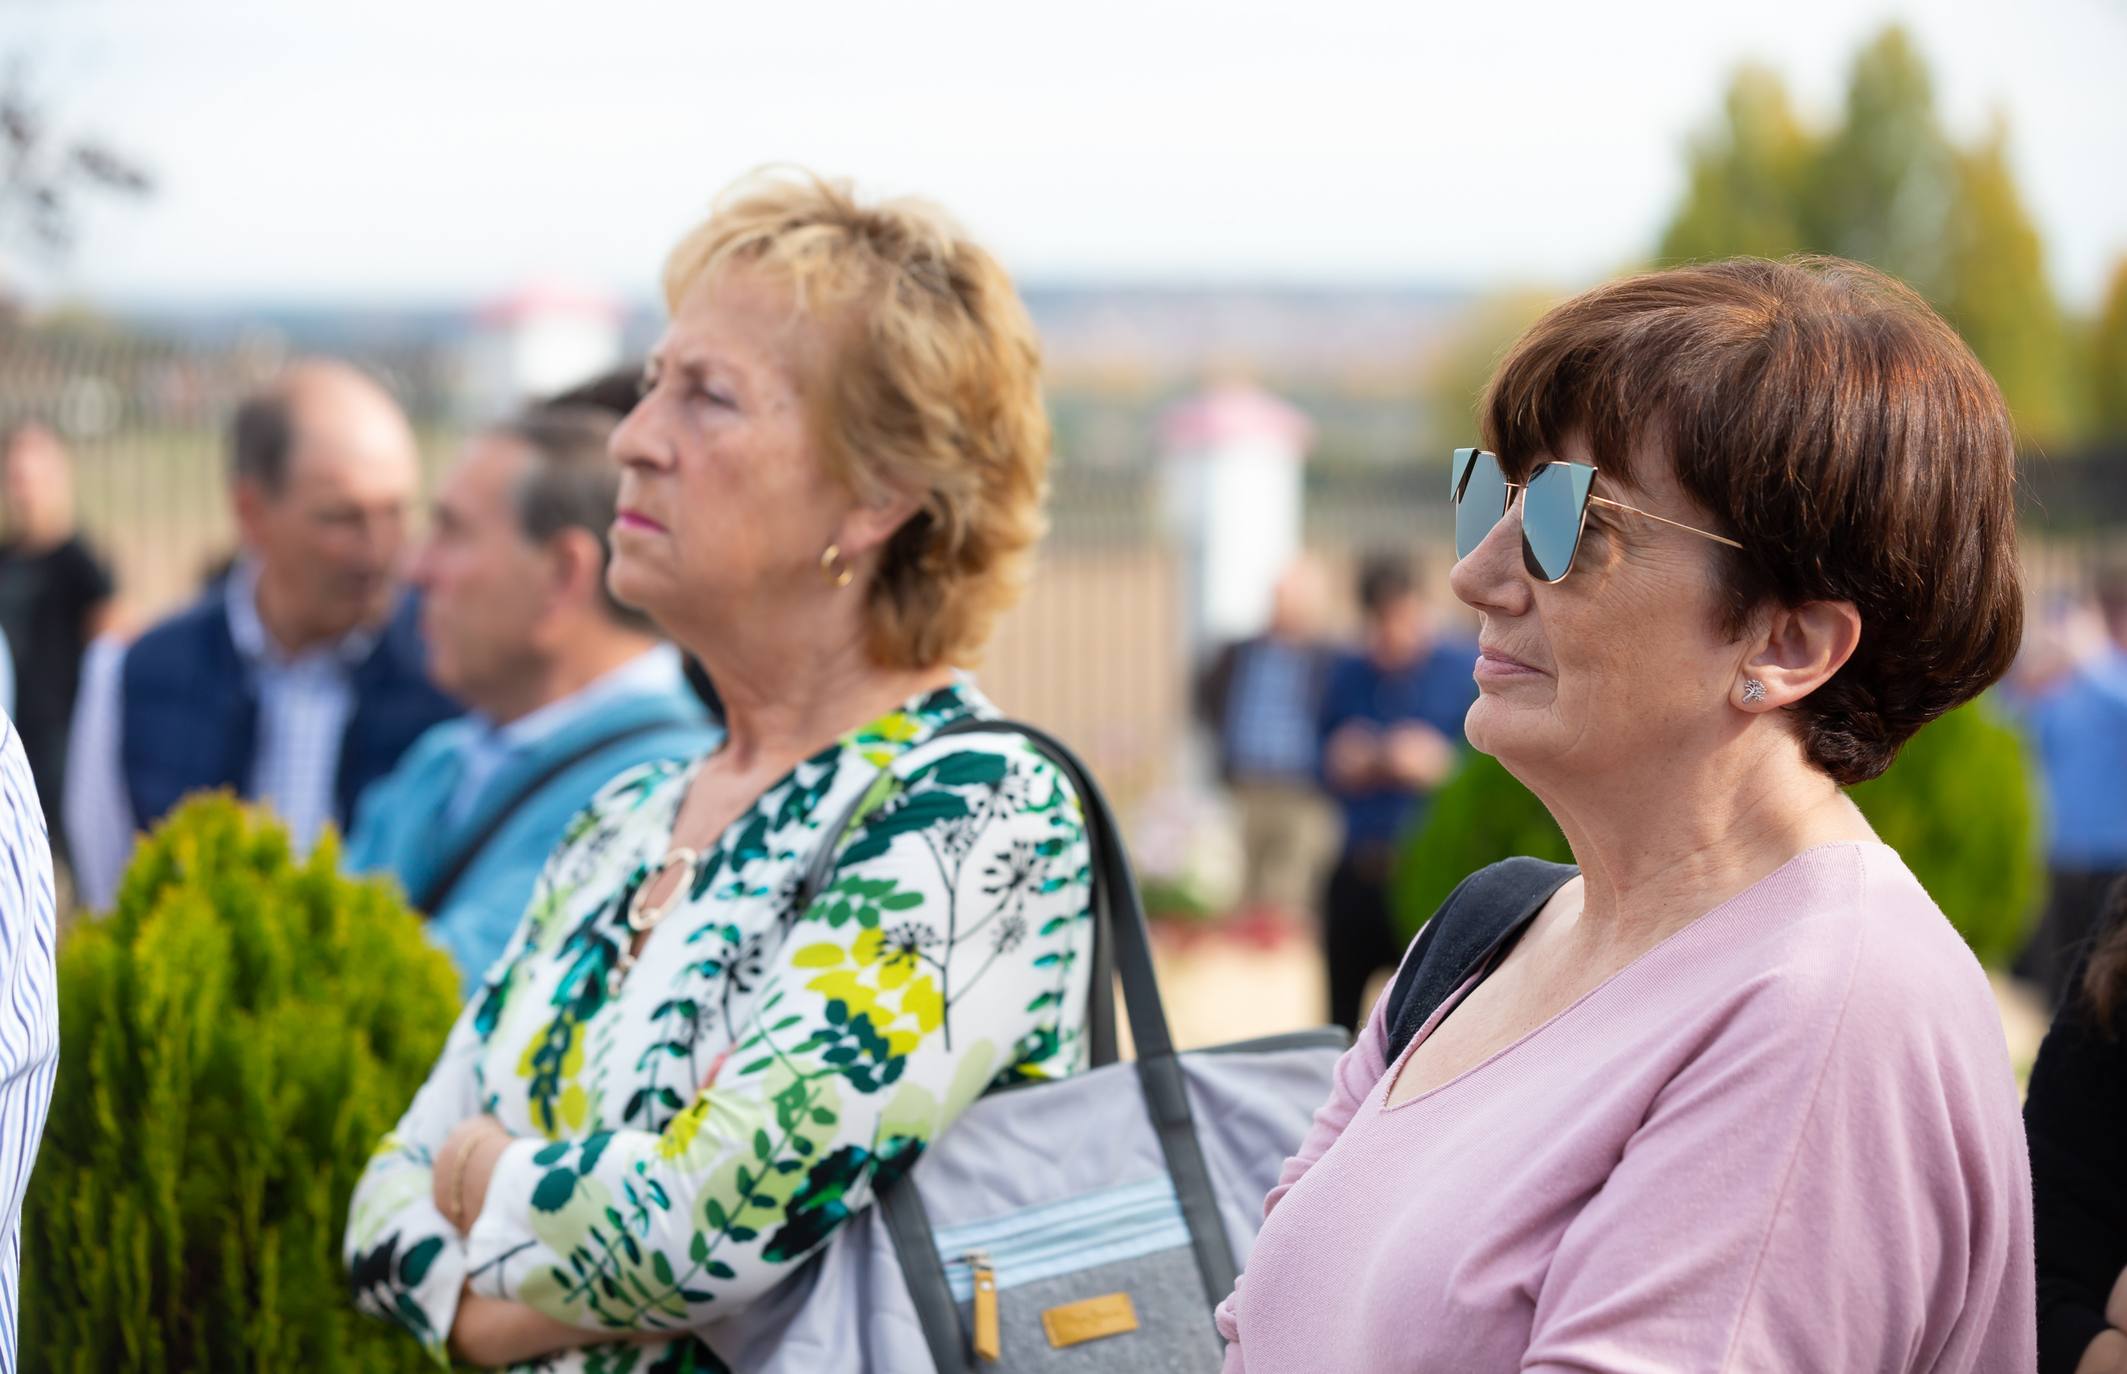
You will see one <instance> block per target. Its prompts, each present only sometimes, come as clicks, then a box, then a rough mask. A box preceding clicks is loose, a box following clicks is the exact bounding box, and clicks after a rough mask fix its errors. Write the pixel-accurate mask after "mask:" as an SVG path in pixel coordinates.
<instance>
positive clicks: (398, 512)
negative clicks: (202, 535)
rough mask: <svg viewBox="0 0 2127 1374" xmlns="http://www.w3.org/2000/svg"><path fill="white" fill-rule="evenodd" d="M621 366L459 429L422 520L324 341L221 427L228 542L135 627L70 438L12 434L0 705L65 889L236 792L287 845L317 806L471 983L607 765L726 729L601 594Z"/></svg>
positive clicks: (609, 771)
mask: <svg viewBox="0 0 2127 1374" xmlns="http://www.w3.org/2000/svg"><path fill="white" fill-rule="evenodd" d="M635 385H636V379H635V377H634V375H633V374H629V375H627V376H625V377H617V378H616V377H606V378H600V379H596V380H594V381H592V382H590V383H587V384H586V385H585V386H584V387H582V388H580V389H578V390H576V391H572V392H570V393H569V394H567V395H563V396H558V397H555V398H552V399H550V400H547V401H545V402H542V403H540V404H536V405H533V406H530V407H528V408H526V409H525V410H524V411H523V412H521V413H520V414H517V415H515V416H512V417H511V418H509V419H507V420H505V421H503V422H500V423H498V424H495V425H493V426H492V427H490V428H488V429H486V430H483V431H481V432H479V433H476V434H475V435H474V436H473V437H472V438H471V439H470V440H469V441H468V442H466V443H465V444H464V446H463V448H462V450H461V451H460V452H459V453H458V454H457V455H456V457H455V460H454V461H453V462H452V463H451V464H450V465H449V467H448V468H447V470H446V471H445V472H444V474H443V476H442V478H441V480H440V481H439V482H438V484H437V486H436V490H435V492H434V493H433V496H432V498H431V501H430V509H429V511H428V518H427V519H426V521H425V522H418V521H417V520H416V518H415V517H416V509H415V507H416V503H417V501H419V499H420V492H419V481H420V476H419V475H420V466H419V463H418V461H417V452H416V447H415V440H414V434H413V431H412V429H411V427H410V426H409V425H408V423H407V421H406V418H405V416H404V414H403V413H402V411H401V409H400V407H399V406H398V404H397V403H396V402H395V401H394V400H393V398H392V396H391V395H390V394H389V393H388V392H387V391H386V390H385V389H384V388H383V387H382V386H381V385H379V384H378V383H377V382H376V381H375V380H374V379H372V378H370V377H369V376H367V375H365V374H364V373H362V372H360V371H359V370H357V369H355V368H353V367H351V366H348V365H346V364H344V363H339V362H335V361H329V360H313V361H307V362H303V363H300V364H298V365H296V366H294V367H291V368H289V369H288V370H287V371H286V372H285V373H284V374H283V375H282V376H281V377H280V378H279V379H278V380H277V381H276V382H275V383H274V384H273V385H272V386H271V387H270V388H268V389H266V390H264V391H262V392H260V393H259V394H257V395H254V396H252V397H251V398H249V399H248V400H247V401H246V402H245V403H244V404H243V405H242V406H241V407H240V408H239V410H238V412H237V414H236V416H235V419H234V423H233V424H232V426H231V428H230V436H229V453H228V472H229V498H230V501H231V504H232V507H233V511H234V515H235V519H236V525H237V529H238V531H239V535H240V547H239V550H238V552H237V553H236V555H235V557H234V558H233V559H231V560H229V561H228V562H227V563H226V564H225V565H224V566H222V567H220V568H218V569H216V570H214V571H213V572H212V573H211V574H210V576H209V577H208V578H207V580H206V583H205V585H204V586H203V587H201V588H200V590H199V592H198V594H197V596H196V597H195V598H194V599H193V601H192V602H191V603H190V604H189V605H187V606H185V607H183V608H181V609H180V610H178V611H177V612H176V613H175V614H173V615H171V616H169V617H168V618H166V619H164V620H162V621H160V622H159V623H157V624H154V625H152V626H149V627H146V629H145V631H144V632H143V633H139V634H137V635H134V634H129V633H127V632H126V630H125V627H122V626H119V625H118V624H117V623H116V617H115V615H114V607H115V605H116V599H115V590H116V589H115V587H114V583H113V579H112V574H111V570H110V564H109V562H108V560H107V559H106V558H105V557H104V556H103V554H102V553H101V552H99V551H98V550H97V549H96V548H95V547H94V546H93V545H92V544H91V543H90V542H89V541H88V540H87V539H85V538H84V537H83V535H82V533H81V531H80V530H79V528H78V527H77V525H76V523H75V520H74V512H73V499H72V483H73V477H72V472H71V468H70V464H69V460H68V455H67V453H66V450H65V447H64V444H63V443H62V441H61V439H60V437H59V436H58V435H57V434H56V433H55V432H54V430H53V429H52V428H50V427H48V426H47V425H44V424H42V423H38V422H34V421H31V422H24V423H22V424H19V425H17V426H15V427H14V428H13V429H12V430H10V431H9V432H8V434H7V436H6V443H5V449H4V471H5V496H6V506H7V510H6V513H7V530H8V541H7V543H6V544H5V545H4V546H0V631H4V632H5V635H6V638H7V643H8V647H9V649H10V650H11V656H12V658H13V660H14V661H16V662H19V663H22V664H24V665H25V666H28V665H35V669H36V670H35V671H34V672H29V671H25V672H24V673H22V674H21V675H20V677H19V682H18V686H17V689H16V691H15V694H14V698H13V703H12V712H13V715H14V717H15V719H16V721H17V723H18V724H19V726H20V729H21V734H22V739H23V742H24V746H25V749H26V752H27V754H28V757H29V761H30V765H31V768H32V770H33V773H34V776H35V778H36V782H37V791H38V795H39V797H40V798H41V800H42V803H43V805H44V808H45V812H46V817H47V823H48V828H49V832H50V834H51V836H52V840H53V845H54V850H55V857H56V858H57V860H58V863H59V866H60V867H61V869H62V870H63V871H65V872H66V873H67V874H69V875H70V877H71V882H72V887H73V894H74V902H73V905H75V906H77V907H80V908H83V909H88V910H103V909H106V908H108V907H109V906H110V905H111V904H112V903H113V902H114V901H115V900H116V899H117V896H118V890H119V884H120V879H121V877H122V875H123V872H124V869H125V865H126V861H127V858H128V856H129V854H130V852H131V849H132V847H133V844H134V840H135V837H136V836H137V835H138V834H139V833H140V832H142V831H144V830H146V829H148V828H150V827H152V826H153V825H154V824H155V823H156V822H157V821H158V820H159V819H161V817H162V816H164V815H165V814H166V813H167V812H168V811H169V810H170V809H171V808H172V807H173V806H175V805H176V804H177V802H178V801H179V800H180V799H181V798H183V797H184V796H186V795H187V794H189V793H192V792H194V791H197V790H200V789H202V788H213V787H223V788H229V789H231V790H233V791H235V792H236V793H238V794H239V795H241V796H243V797H245V798H247V799H251V800H254V801H257V802H261V803H263V804H265V805H266V806H268V807H269V808H271V810H272V811H273V812H274V813H275V814H276V815H278V816H279V817H280V818H281V819H282V820H283V821H284V822H285V823H286V825H287V827H288V830H289V834H290V837H291V840H292V842H293V843H294V844H295V845H296V847H297V848H298V850H300V851H306V852H307V851H308V850H309V849H310V848H311V847H312V846H313V845H314V844H315V843H316V842H317V840H318V837H319V835H320V834H321V833H322V832H323V831H324V829H325V827H326V826H327V825H328V824H330V825H333V826H335V827H336V828H337V829H338V830H339V831H340V832H341V833H342V835H343V836H344V840H343V842H342V846H341V857H342V861H343V863H344V865H345V866H346V867H347V868H348V869H349V870H351V871H354V872H381V873H387V874H389V875H391V876H392V877H394V878H395V879H396V880H397V881H398V882H399V884H400V885H401V886H402V888H403V889H404V891H405V892H406V894H407V896H408V899H409V901H410V902H412V903H413V905H414V906H415V907H416V909H418V910H419V911H420V912H421V913H422V914H423V915H424V916H425V917H427V919H428V929H429V931H430V932H431V934H432V936H433V938H434V939H435V940H436V942H437V943H438V944H440V945H441V946H442V947H443V948H444V949H446V950H447V951H448V952H449V953H450V954H451V956H452V957H453V959H454V960H455V961H456V963H457V965H458V968H459V969H460V971H461V973H462V975H463V976H464V978H465V979H466V980H467V982H468V984H470V982H471V981H472V980H473V979H475V978H477V977H478V975H479V974H480V973H481V972H482V971H483V970H485V968H486V967H487V966H488V964H489V963H491V962H492V961H493V960H494V958H495V957H496V956H497V955H498V954H499V953H501V950H502V947H503V944H504V942H505V941H506V940H507V939H508V937H509V934H510V932H511V931H512V930H513V929H514V928H515V927H516V925H517V923H518V920H519V918H520V917H521V916H522V914H523V911H524V907H525V903H526V901H527V899H528V897H529V895H530V891H531V886H532V881H533V879H534V878H535V877H536V875H537V873H538V869H539V867H540V865H541V864H542V863H544V861H545V859H546V857H547V855H548V853H549V852H550V851H551V850H552V849H553V847H554V845H555V843H556V842H557V841H558V840H559V838H560V835H561V831H562V828H563V826H564V824H565V823H566V821H567V819H568V818H569V816H570V815H572V814H573V813H575V812H576V811H577V810H579V809H580V808H581V807H582V805H583V803H584V802H585V801H586V800H587V799H588V798H589V797H590V796H591V794H592V793H593V792H594V791H595V790H596V789H597V787H598V786H599V785H600V784H601V783H603V782H604V781H606V780H607V779H608V778H611V777H612V776H614V775H615V774H617V773H620V772H622V771H625V770H626V769H628V768H630V767H633V766H635V765H636V764H639V763H643V762H647V761H650V760H654V759H663V758H676V757H692V756H695V755H698V754H700V753H702V752H703V751H705V750H706V749H707V748H709V747H710V746H711V745H712V744H714V742H715V740H716V738H717V728H716V725H715V721H714V715H713V713H712V709H711V707H712V706H713V702H714V697H713V695H712V694H711V692H710V689H709V687H708V683H707V679H706V678H705V677H704V676H702V675H701V673H700V672H699V669H698V668H697V669H694V670H693V671H691V672H690V670H689V669H690V665H689V664H687V663H683V661H682V658H681V655H680V653H679V651H678V650H677V649H676V648H674V647H673V646H672V645H671V644H669V643H667V642H665V640H664V638H663V636H662V635H661V634H660V633H659V631H658V630H657V629H656V627H655V626H654V625H652V624H651V622H650V621H649V620H648V619H647V618H646V617H644V616H642V615H641V614H640V613H638V612H636V611H633V610H631V609H629V608H627V607H624V606H622V605H621V604H620V603H619V602H617V601H616V600H614V599H613V596H612V594H611V593H610V592H609V591H608V590H607V589H606V584H605V571H606V562H607V559H608V556H609V553H610V537H611V536H610V526H611V525H612V522H613V518H614V505H615V498H616V493H617V491H618V487H619V471H618V469H617V468H616V467H615V465H614V464H613V462H612V461H611V459H610V458H609V457H608V454H607V451H606V450H607V441H608V439H609V438H610V436H611V433H612V430H613V428H614V426H615V425H616V424H617V423H618V421H619V419H620V418H621V415H622V414H623V413H624V412H625V410H626V408H627V406H628V404H629V403H630V402H631V401H632V398H633V395H634V387H635ZM417 523H418V524H423V525H424V526H425V529H424V532H423V533H422V534H421V535H420V537H419V538H418V540H417V539H415V538H414V536H413V531H414V529H415V526H416V525H417Z"/></svg>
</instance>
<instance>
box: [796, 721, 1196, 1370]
mask: <svg viewBox="0 0 2127 1374" xmlns="http://www.w3.org/2000/svg"><path fill="white" fill-rule="evenodd" d="M962 734H1014V735H1020V736H1022V737H1024V738H1025V739H1026V740H1027V742H1028V743H1030V744H1032V745H1033V746H1034V748H1035V749H1036V750H1037V751H1038V752H1039V753H1041V755H1042V756H1043V757H1045V758H1046V759H1048V760H1049V762H1050V763H1051V764H1053V765H1055V767H1056V768H1057V770H1058V771H1059V772H1061V773H1062V774H1063V775H1064V778H1065V780H1066V781H1068V782H1069V783H1070V784H1071V787H1072V790H1073V791H1075V792H1076V793H1077V794H1078V802H1079V809H1080V811H1081V812H1083V814H1084V816H1085V822H1086V844H1087V848H1088V849H1089V851H1090V853H1091V857H1092V867H1093V915H1094V926H1093V960H1092V977H1093V979H1094V982H1093V984H1092V986H1091V987H1090V988H1089V990H1088V1005H1087V1016H1088V1021H1089V1026H1088V1038H1089V1040H1090V1041H1091V1042H1092V1043H1091V1046H1090V1048H1091V1051H1092V1057H1093V1061H1094V1065H1095V1067H1100V1066H1102V1065H1103V1064H1106V1063H1113V1062H1114V1060H1115V1044H1114V1040H1115V1032H1114V1024H1115V1003H1114V992H1113V987H1114V984H1115V981H1116V979H1115V976H1114V975H1115V974H1120V975H1121V980H1122V985H1123V1007H1124V1010H1125V1012H1126V1014H1127V1015H1128V1016H1129V1018H1130V1036H1131V1040H1132V1042H1133V1044H1134V1046H1135V1049H1136V1054H1137V1059H1136V1063H1135V1064H1134V1065H1133V1066H1132V1067H1133V1068H1135V1069H1136V1071H1137V1080H1138V1088H1139V1090H1140V1091H1141V1092H1142V1093H1143V1094H1144V1098H1145V1108H1146V1113H1147V1115H1148V1116H1149V1117H1150V1119H1151V1122H1152V1129H1153V1134H1154V1135H1155V1137H1156V1138H1157V1139H1158V1141H1159V1146H1160V1154H1161V1155H1162V1157H1163V1158H1164V1160H1165V1162H1166V1165H1167V1175H1168V1177H1169V1178H1170V1179H1171V1180H1172V1181H1173V1183H1174V1193H1175V1198H1176V1200H1177V1202H1178V1203H1179V1204H1180V1206H1181V1212H1182V1222H1183V1225H1184V1226H1185V1227H1186V1228H1187V1229H1188V1232H1189V1244H1190V1250H1191V1253H1192V1254H1193V1255H1194V1257H1195V1259H1196V1266H1197V1274H1198V1277H1199V1278H1201V1279H1202V1281H1203V1284H1204V1292H1205V1294H1206V1295H1207V1297H1208V1299H1209V1302H1208V1303H1207V1305H1206V1308H1205V1311H1204V1319H1205V1324H1206V1326H1207V1327H1209V1328H1210V1338H1211V1339H1213V1340H1216V1339H1217V1329H1216V1327H1215V1326H1213V1325H1212V1307H1213V1306H1214V1305H1216V1304H1217V1303H1218V1302H1219V1301H1220V1300H1221V1299H1222V1298H1224V1297H1225V1296H1226V1295H1227V1294H1228V1293H1230V1292H1232V1291H1233V1286H1234V1281H1235V1278H1236V1277H1237V1275H1238V1270H1237V1269H1236V1268H1235V1266H1234V1261H1233V1247H1232V1245H1231V1243H1230V1242H1229V1241H1228V1240H1227V1238H1226V1223H1225V1221H1224V1219H1223V1218H1222V1217H1220V1215H1219V1206H1218V1195H1217V1193H1216V1192H1214V1191H1213V1189H1212V1184H1211V1170H1210V1167H1209V1166H1208V1165H1207V1164H1206V1163H1205V1162H1204V1151H1203V1147H1202V1146H1201V1145H1200V1144H1199V1143H1198V1142H1197V1138H1196V1121H1195V1119H1194V1116H1193V1115H1192V1113H1191V1111H1190V1108H1189V1092H1188V1085H1187V1083H1186V1081H1185V1080H1184V1078H1183V1076H1182V1063H1181V1060H1180V1059H1179V1058H1178V1057H1177V1056H1176V1054H1175V1050H1174V1038H1173V1036H1172V1034H1170V1032H1169V1030H1168V1027H1167V1012H1166V1008H1165V1007H1164V1006H1163V1005H1162V1004H1161V1002H1160V991H1159V977H1158V974H1157V973H1156V971H1155V970H1154V968H1153V964H1152V935H1151V930H1150V928H1149V927H1148V926H1147V925H1146V924H1145V904H1144V898H1143V896H1142V895H1141V894H1140V893H1139V891H1138V887H1137V878H1136V876H1135V875H1134V874H1133V873H1132V872H1131V868H1130V857H1129V854H1128V852H1127V851H1126V850H1125V848H1124V846H1123V842H1122V827H1121V826H1120V825H1118V824H1117V823H1116V819H1115V810H1114V808H1113V807H1112V806H1110V805H1109V803H1108V798H1107V794H1106V793H1104V792H1102V791H1101V789H1100V785H1099V784H1098V783H1096V782H1095V781H1094V780H1093V774H1092V772H1091V770H1089V769H1088V768H1087V767H1086V766H1085V764H1084V763H1083V762H1081V761H1080V759H1079V758H1078V756H1077V755H1076V754H1074V753H1072V752H1071V750H1070V748H1069V747H1068V746H1067V745H1065V744H1064V743H1063V742H1062V741H1060V740H1058V739H1057V738H1056V737H1055V736H1053V735H1051V734H1049V733H1048V732H1046V731H1044V730H1041V729H1038V728H1036V727H1035V726H1032V725H1027V724H1025V723H1024V722H1021V721H1016V720H1002V719H987V718H984V717H979V716H967V717H963V718H961V719H959V720H956V721H951V722H949V723H947V724H946V725H944V726H941V727H940V728H939V729H938V730H936V731H934V732H933V733H932V736H931V738H932V739H936V738H938V737H939V736H941V735H962ZM918 747H920V746H918ZM869 791H870V789H869V788H867V789H865V794H860V796H859V798H858V801H857V802H856V803H855V804H853V805H852V807H851V808H850V810H849V811H847V812H845V813H844V814H843V815H842V816H841V818H840V819H839V820H838V821H837V822H836V825H835V828H834V830H833V831H832V832H830V833H829V834H828V835H827V836H826V837H825V839H824V840H823V842H822V844H821V846H820V848H819V849H818V850H816V851H815V852H814V854H813V857H812V862H811V863H809V864H808V865H807V866H806V870H805V875H804V877H803V879H802V880H801V881H800V883H799V886H798V893H797V902H798V906H797V909H798V910H801V911H802V910H804V909H805V908H806V907H809V906H810V905H811V904H812V901H813V899H814V898H815V897H816V896H818V894H819V893H820V892H821V891H822V890H823V888H824V887H825V884H826V880H827V875H828V874H829V873H830V872H831V871H832V870H833V868H834V861H835V856H836V853H837V851H839V850H840V848H841V841H842V837H843V835H844V834H845V833H846V832H847V831H848V829H849V826H850V824H851V822H853V821H854V820H855V819H856V816H855V809H856V806H861V805H862V804H863V795H866V794H868V793H869ZM1104 950H1105V951H1110V952H1111V953H1108V954H1104V953H1103V951H1104ZM1103 1009H1104V1010H1103ZM1102 1015H1105V1017H1106V1021H1107V1029H1106V1032H1105V1039H1106V1056H1107V1057H1106V1059H1105V1060H1103V1059H1102V1058H1100V1053H1101V1050H1102V1032H1101V1028H1100V1022H1099V1019H1098V1018H1099V1017H1101V1016H1102ZM908 1177H909V1175H908V1174H906V1173H904V1174H902V1175H900V1176H899V1177H897V1178H895V1179H893V1180H891V1181H890V1182H888V1183H886V1184H883V1185H881V1186H880V1187H879V1188H878V1191H877V1193H876V1196H875V1198H874V1202H875V1205H876V1206H877V1207H878V1208H879V1211H880V1215H881V1218H882V1219H883V1220H884V1222H885V1223H886V1228H887V1234H888V1236H889V1237H890V1238H891V1240H892V1241H893V1245H894V1252H895V1256H896V1258H897V1259H899V1261H900V1264H901V1272H902V1275H903V1278H904V1279H905V1280H906V1281H907V1283H908V1286H909V1294H910V1297H911V1298H912V1299H913V1300H914V1303H915V1307H916V1312H917V1316H918V1317H919V1318H920V1319H921V1321H922V1324H923V1333H924V1338H925V1340H926V1342H927V1344H928V1345H929V1346H930V1350H931V1356H932V1359H933V1361H934V1362H935V1363H936V1364H937V1366H938V1368H939V1370H940V1371H941V1374H942V1372H943V1371H949V1370H950V1371H959V1370H968V1369H973V1368H974V1367H975V1366H974V1363H973V1361H972V1360H971V1359H970V1358H969V1356H968V1353H967V1335H966V1332H965V1331H964V1330H963V1329H962V1326H961V1321H960V1309H959V1306H958V1304H956V1303H955V1302H954V1301H953V1299H952V1295H951V1293H950V1292H949V1291H948V1290H947V1288H946V1284H945V1270H944V1267H943V1266H942V1265H941V1264H940V1262H939V1259H938V1248H937V1240H936V1237H935V1235H934V1233H933V1231H932V1228H931V1224H930V1218H929V1216H928V1215H927V1214H926V1212H925V1210H924V1207H923V1199H922V1196H921V1195H920V1194H919V1193H918V1192H917V1191H916V1189H915V1188H914V1187H912V1186H910V1184H909V1182H908Z"/></svg>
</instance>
